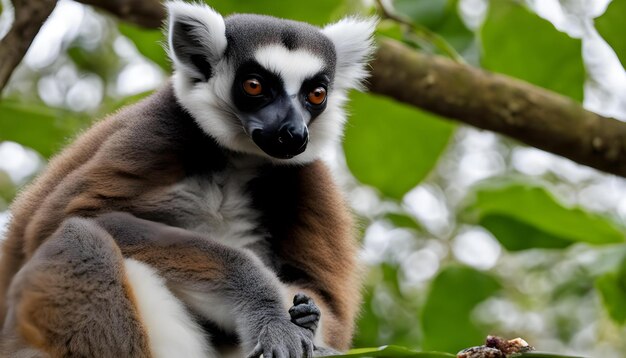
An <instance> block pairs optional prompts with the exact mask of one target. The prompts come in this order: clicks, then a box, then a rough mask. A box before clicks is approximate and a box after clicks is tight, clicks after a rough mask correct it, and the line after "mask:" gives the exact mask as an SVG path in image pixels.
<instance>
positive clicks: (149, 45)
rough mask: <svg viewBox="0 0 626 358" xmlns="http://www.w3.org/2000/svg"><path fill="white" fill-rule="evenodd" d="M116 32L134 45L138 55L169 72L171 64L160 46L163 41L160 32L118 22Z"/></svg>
mask: <svg viewBox="0 0 626 358" xmlns="http://www.w3.org/2000/svg"><path fill="white" fill-rule="evenodd" d="M118 30H119V31H120V33H121V34H122V35H124V36H126V37H128V38H129V39H130V40H131V41H132V42H133V43H134V44H135V47H137V51H139V53H141V54H142V55H143V56H145V57H146V58H147V59H149V60H150V61H152V62H154V63H156V64H157V65H159V66H160V67H161V68H162V69H164V70H165V71H168V72H169V71H170V69H171V63H170V61H169V59H168V57H167V54H166V53H165V50H164V49H163V46H162V45H161V44H162V43H163V41H164V40H165V38H164V36H163V33H162V32H161V30H152V29H145V28H142V27H139V26H135V25H131V24H129V23H126V22H119V24H118Z"/></svg>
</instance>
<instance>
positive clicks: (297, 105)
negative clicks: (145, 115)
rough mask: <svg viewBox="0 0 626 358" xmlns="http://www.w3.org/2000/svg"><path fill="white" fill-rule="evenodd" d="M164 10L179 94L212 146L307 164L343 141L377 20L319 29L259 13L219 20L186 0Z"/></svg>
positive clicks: (364, 73)
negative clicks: (349, 103)
mask: <svg viewBox="0 0 626 358" xmlns="http://www.w3.org/2000/svg"><path fill="white" fill-rule="evenodd" d="M167 7H168V10H169V36H168V40H169V53H170V57H171V58H172V61H173V63H174V89H175V92H176V96H177V98H178V101H179V102H180V103H181V104H182V105H183V106H184V107H185V108H186V109H187V110H188V111H189V112H190V113H191V115H192V116H193V117H194V118H195V120H196V121H197V122H198V124H199V125H200V127H202V129H203V130H204V131H206V133H208V134H209V135H211V136H212V137H213V138H215V140H217V141H218V143H220V144H221V145H223V146H224V147H226V148H228V149H230V150H233V151H237V152H245V153H252V154H257V155H262V156H266V157H269V158H272V159H273V160H274V161H277V162H290V163H304V162H309V161H312V160H314V159H316V158H317V157H318V156H319V154H320V151H321V150H322V149H323V148H327V147H329V145H332V143H333V142H335V141H337V140H339V138H340V137H341V133H342V130H343V124H344V121H345V114H344V111H343V104H344V102H345V101H346V94H347V91H348V90H349V89H350V88H356V87H359V85H360V83H361V81H362V80H363V79H364V77H365V76H366V74H367V72H366V70H365V65H366V62H367V59H368V57H369V56H370V55H371V53H372V48H373V45H372V32H373V31H374V27H375V20H374V19H366V20H359V19H356V18H346V19H344V20H341V21H339V22H337V23H335V24H332V25H329V26H327V27H325V28H323V29H320V28H317V27H314V26H311V25H308V24H305V23H301V22H295V21H289V20H282V19H276V18H273V17H269V16H260V15H233V16H230V17H228V18H226V19H224V18H222V16H221V15H220V14H218V13H216V12H215V11H214V10H212V9H211V8H209V7H207V6H205V5H199V4H189V3H185V2H182V1H173V2H169V3H168V4H167Z"/></svg>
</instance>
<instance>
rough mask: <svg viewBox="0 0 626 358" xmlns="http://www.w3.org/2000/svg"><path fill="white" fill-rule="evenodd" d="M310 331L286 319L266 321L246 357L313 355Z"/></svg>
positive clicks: (306, 357)
mask: <svg viewBox="0 0 626 358" xmlns="http://www.w3.org/2000/svg"><path fill="white" fill-rule="evenodd" d="M313 348H314V347H313V336H312V335H311V331H310V330H309V329H306V328H302V327H299V326H296V325H294V324H293V323H291V322H289V321H288V320H287V319H284V320H283V319H279V320H274V321H272V322H270V323H268V324H267V325H266V326H265V327H263V329H262V330H261V333H260V334H259V341H258V343H257V345H256V346H255V347H254V349H253V350H252V353H250V354H248V356H247V358H257V357H259V356H260V355H261V354H262V355H263V358H295V357H305V358H311V357H313Z"/></svg>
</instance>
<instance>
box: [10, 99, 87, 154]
mask: <svg viewBox="0 0 626 358" xmlns="http://www.w3.org/2000/svg"><path fill="white" fill-rule="evenodd" d="M84 125H85V121H84V120H81V119H80V118H79V116H77V115H76V114H72V113H70V112H69V111H67V110H62V109H50V108H47V107H38V106H33V105H28V106H27V105H25V104H21V103H14V102H10V101H2V102H0V141H4V140H10V141H13V142H17V143H20V144H22V145H25V146H27V147H30V148H32V149H34V150H36V151H37V152H39V154H41V155H43V156H44V157H50V156H51V155H52V154H54V153H56V152H57V151H58V150H59V149H61V147H62V146H63V145H64V144H65V143H66V142H67V141H68V140H69V139H70V138H72V137H74V135H76V133H77V131H78V130H79V129H81V128H82V127H83V126H84Z"/></svg>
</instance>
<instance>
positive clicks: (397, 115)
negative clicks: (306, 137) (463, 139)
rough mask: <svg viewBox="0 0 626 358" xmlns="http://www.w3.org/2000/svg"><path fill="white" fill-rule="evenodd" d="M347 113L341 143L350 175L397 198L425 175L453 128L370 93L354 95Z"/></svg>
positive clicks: (443, 122) (434, 117)
mask: <svg viewBox="0 0 626 358" xmlns="http://www.w3.org/2000/svg"><path fill="white" fill-rule="evenodd" d="M350 110H351V116H350V123H349V124H348V126H347V128H346V138H345V140H344V150H345V152H346V159H347V160H348V167H349V168H350V171H351V172H352V174H354V176H356V177H357V179H359V180H360V181H361V182H362V183H365V184H369V185H372V186H374V187H376V188H378V189H379V190H380V191H381V192H382V193H383V194H385V195H388V196H389V197H391V198H395V199H401V198H402V197H403V196H404V194H406V193H407V192H408V191H409V190H410V189H412V188H414V187H415V186H416V185H417V184H418V183H419V182H421V181H422V180H423V179H424V178H425V177H426V175H428V173H429V172H430V171H431V170H432V168H433V167H434V166H435V164H436V163H437V159H438V158H439V156H440V155H441V153H442V152H443V151H444V149H445V148H446V145H447V144H448V141H449V139H450V136H451V135H452V132H453V129H454V125H452V124H451V123H449V122H445V121H443V120H442V119H440V118H437V117H436V116H434V115H432V114H429V113H426V112H424V111H421V110H418V109H416V108H415V107H410V106H407V105H404V104H400V103H397V102H395V101H392V100H390V99H387V98H383V97H380V96H375V95H372V94H362V93H353V95H352V97H351V102H350ZM390 120H392V121H393V122H392V123H390ZM392 143H393V144H392ZM390 144H392V145H390ZM362 153H368V155H362Z"/></svg>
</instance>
